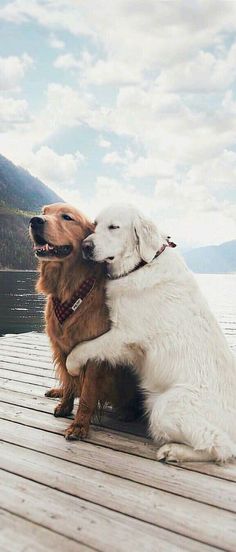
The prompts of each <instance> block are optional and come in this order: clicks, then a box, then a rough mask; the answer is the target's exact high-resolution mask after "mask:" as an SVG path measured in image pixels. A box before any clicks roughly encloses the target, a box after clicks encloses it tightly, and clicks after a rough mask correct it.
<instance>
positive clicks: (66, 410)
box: [54, 403, 73, 418]
mask: <svg viewBox="0 0 236 552" xmlns="http://www.w3.org/2000/svg"><path fill="white" fill-rule="evenodd" d="M72 410H73V406H72V407H71V405H70V404H69V405H67V404H65V403H59V404H58V405H57V406H56V408H55V409H54V416H55V417H56V418H67V416H70V414H71V412H72Z"/></svg>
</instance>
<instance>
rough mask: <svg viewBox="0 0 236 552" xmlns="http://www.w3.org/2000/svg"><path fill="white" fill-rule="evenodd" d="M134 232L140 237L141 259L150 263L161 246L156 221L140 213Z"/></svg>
mask: <svg viewBox="0 0 236 552" xmlns="http://www.w3.org/2000/svg"><path fill="white" fill-rule="evenodd" d="M134 232H135V235H136V237H137V239H138V250H139V254H140V257H141V259H143V261H145V262H146V263H150V262H151V261H152V259H154V257H155V255H156V252H157V251H158V249H159V247H160V236H159V234H158V230H157V227H156V225H155V224H154V222H152V221H151V220H149V219H146V218H145V217H143V216H142V215H138V216H137V218H136V220H135V223H134Z"/></svg>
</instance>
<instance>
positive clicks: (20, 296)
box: [0, 271, 44, 335]
mask: <svg viewBox="0 0 236 552" xmlns="http://www.w3.org/2000/svg"><path fill="white" fill-rule="evenodd" d="M36 279H37V273H36V272H24V271H16V272H11V271H3V272H0V335H3V334H8V333H23V332H32V331H43V326H44V320H43V311H44V298H43V297H42V296H40V295H38V294H37V293H36V292H35V282H36Z"/></svg>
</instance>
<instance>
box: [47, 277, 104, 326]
mask: <svg viewBox="0 0 236 552" xmlns="http://www.w3.org/2000/svg"><path fill="white" fill-rule="evenodd" d="M95 282H96V279H95V278H88V279H87V280H84V282H83V283H82V284H81V286H80V288H79V289H78V291H76V292H75V293H74V294H73V295H72V297H71V299H70V301H64V303H61V301H60V299H58V297H53V298H52V301H53V306H54V312H55V315H56V317H57V319H58V320H59V322H60V324H63V322H64V321H65V320H66V319H67V318H68V317H69V316H70V315H71V314H73V312H75V311H77V309H78V308H79V307H80V305H81V303H82V302H83V300H84V299H85V297H87V296H88V294H89V293H90V291H92V289H93V288H94V284H95Z"/></svg>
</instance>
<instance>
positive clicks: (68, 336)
mask: <svg viewBox="0 0 236 552" xmlns="http://www.w3.org/2000/svg"><path fill="white" fill-rule="evenodd" d="M93 230H94V225H93V224H92V223H91V222H90V221H89V220H88V219H87V218H86V217H85V216H84V215H83V214H81V213H80V212H79V211H77V210H76V209H75V208H73V207H72V206H70V205H66V204H63V203H57V204H53V205H48V206H47V207H44V208H43V211H42V215H40V216H39V217H33V218H32V219H31V221H30V235H31V238H32V239H33V241H34V250H35V253H36V256H37V258H38V259H39V261H40V263H39V272H40V276H39V279H38V282H37V290H38V291H39V292H40V293H43V294H45V295H46V297H47V304H46V311H45V319H46V331H47V333H48V335H49V338H50V341H51V345H52V349H53V357H54V361H55V365H56V372H57V377H58V379H59V381H60V383H61V388H59V389H51V390H50V391H49V392H48V393H46V395H47V396H50V397H61V402H60V403H59V404H58V405H57V406H56V408H55V411H54V414H55V416H68V415H69V414H71V412H72V410H73V405H74V398H75V397H78V396H79V397H80V401H79V407H78V410H77V413H76V417H75V420H74V421H73V422H72V424H71V425H70V426H69V428H68V429H67V431H66V433H65V435H66V438H67V439H79V438H84V437H86V435H87V433H88V429H89V424H90V420H91V417H92V415H93V413H94V411H95V408H96V406H97V404H98V401H99V403H100V404H101V405H103V404H104V403H106V402H109V403H111V404H112V405H113V406H114V407H116V408H117V409H118V411H119V412H122V411H125V415H126V418H130V419H131V418H133V419H134V418H135V417H137V416H138V415H139V413H140V396H139V391H138V387H137V380H136V378H135V376H134V375H133V374H131V372H130V371H129V370H128V369H127V368H125V367H124V368H122V369H121V367H119V368H118V369H117V370H112V369H111V368H110V367H109V366H108V365H107V364H105V363H102V364H101V365H100V366H97V365H96V364H94V363H93V362H91V363H87V365H86V370H85V371H84V374H83V377H78V378H73V377H71V376H70V375H69V374H68V372H67V370H66V357H67V355H68V353H69V352H70V351H71V350H72V349H73V347H74V346H75V345H76V344H77V343H79V342H81V341H85V340H87V339H92V338H94V337H97V336H99V335H101V334H102V333H104V332H106V331H107V330H108V329H109V327H110V324H109V318H108V312H107V310H106V307H105V301H104V283H105V271H104V267H103V265H99V264H94V263H89V262H88V261H84V260H83V257H82V251H81V244H82V241H83V240H84V238H85V237H87V236H88V235H89V234H90V233H91V232H92V231H93ZM125 415H124V417H125Z"/></svg>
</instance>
